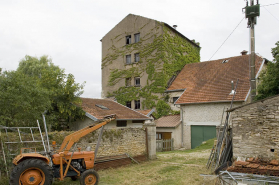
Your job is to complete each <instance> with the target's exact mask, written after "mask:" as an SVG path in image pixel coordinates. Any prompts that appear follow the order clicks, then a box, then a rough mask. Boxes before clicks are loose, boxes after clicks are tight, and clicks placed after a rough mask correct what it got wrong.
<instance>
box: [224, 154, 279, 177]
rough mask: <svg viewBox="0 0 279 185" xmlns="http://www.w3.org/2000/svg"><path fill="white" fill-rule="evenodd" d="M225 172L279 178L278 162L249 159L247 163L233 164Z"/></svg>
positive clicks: (237, 162)
mask: <svg viewBox="0 0 279 185" xmlns="http://www.w3.org/2000/svg"><path fill="white" fill-rule="evenodd" d="M227 170H228V171H231V172H240V173H251V174H259V175H269V176H279V161H278V160H271V161H264V160H261V159H258V158H256V159H254V158H249V159H248V160H247V161H236V162H234V163H233V165H232V166H230V167H229V168H228V169H227Z"/></svg>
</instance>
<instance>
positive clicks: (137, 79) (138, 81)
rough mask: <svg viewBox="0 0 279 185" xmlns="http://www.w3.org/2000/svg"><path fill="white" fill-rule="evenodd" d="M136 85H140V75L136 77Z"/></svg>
mask: <svg viewBox="0 0 279 185" xmlns="http://www.w3.org/2000/svg"><path fill="white" fill-rule="evenodd" d="M135 86H140V77H135Z"/></svg>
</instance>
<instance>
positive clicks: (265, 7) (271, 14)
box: [264, 3, 279, 22]
mask: <svg viewBox="0 0 279 185" xmlns="http://www.w3.org/2000/svg"><path fill="white" fill-rule="evenodd" d="M278 4H279V3H278ZM264 9H266V7H264ZM266 11H267V12H268V13H269V14H270V15H271V16H272V17H274V19H276V20H277V21H278V22H279V19H277V18H276V17H275V16H274V15H273V14H272V13H271V12H270V11H268V9H266Z"/></svg>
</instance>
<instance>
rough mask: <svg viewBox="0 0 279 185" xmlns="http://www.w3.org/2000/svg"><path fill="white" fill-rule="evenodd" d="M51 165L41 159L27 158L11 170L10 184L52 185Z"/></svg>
mask: <svg viewBox="0 0 279 185" xmlns="http://www.w3.org/2000/svg"><path fill="white" fill-rule="evenodd" d="M52 180H53V174H52V170H51V167H50V166H49V165H48V164H47V163H46V162H44V161H42V160H41V159H26V160H24V161H22V162H20V163H19V164H18V165H17V166H15V167H14V169H13V170H12V172H11V175H10V185H29V184H32V185H51V184H52Z"/></svg>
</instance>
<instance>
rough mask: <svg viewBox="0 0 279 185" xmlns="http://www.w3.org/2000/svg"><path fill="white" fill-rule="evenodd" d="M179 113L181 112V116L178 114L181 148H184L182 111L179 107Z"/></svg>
mask: <svg viewBox="0 0 279 185" xmlns="http://www.w3.org/2000/svg"><path fill="white" fill-rule="evenodd" d="M180 112H181V114H180V120H181V148H184V142H183V140H184V138H183V130H184V129H183V128H184V127H183V109H182V107H181V106H180Z"/></svg>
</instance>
